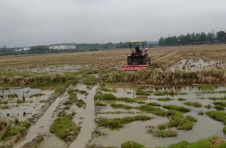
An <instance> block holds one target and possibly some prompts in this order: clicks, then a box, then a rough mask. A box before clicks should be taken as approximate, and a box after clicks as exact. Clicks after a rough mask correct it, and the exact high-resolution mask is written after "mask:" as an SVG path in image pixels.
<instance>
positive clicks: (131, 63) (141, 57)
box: [121, 40, 151, 71]
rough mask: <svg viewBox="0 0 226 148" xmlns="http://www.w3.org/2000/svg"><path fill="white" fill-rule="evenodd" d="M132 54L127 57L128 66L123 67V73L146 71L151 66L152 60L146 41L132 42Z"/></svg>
mask: <svg viewBox="0 0 226 148" xmlns="http://www.w3.org/2000/svg"><path fill="white" fill-rule="evenodd" d="M129 44H130V50H131V53H130V54H129V55H128V56H127V65H123V66H121V70H122V71H131V70H132V71H133V70H141V69H146V68H147V66H148V65H150V64H151V58H150V57H148V54H147V52H145V51H147V48H146V42H145V41H143V40H142V41H130V42H129Z"/></svg>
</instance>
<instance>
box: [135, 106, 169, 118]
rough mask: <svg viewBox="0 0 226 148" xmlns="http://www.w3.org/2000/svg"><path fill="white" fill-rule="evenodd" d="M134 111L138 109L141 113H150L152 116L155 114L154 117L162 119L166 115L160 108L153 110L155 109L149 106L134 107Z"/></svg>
mask: <svg viewBox="0 0 226 148" xmlns="http://www.w3.org/2000/svg"><path fill="white" fill-rule="evenodd" d="M136 109H139V110H141V111H146V112H150V113H152V114H155V115H158V116H162V117H165V116H167V114H168V112H167V111H165V110H162V109H160V108H155V107H153V106H150V105H142V106H140V107H136Z"/></svg>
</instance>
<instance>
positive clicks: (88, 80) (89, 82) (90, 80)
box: [83, 76, 97, 85]
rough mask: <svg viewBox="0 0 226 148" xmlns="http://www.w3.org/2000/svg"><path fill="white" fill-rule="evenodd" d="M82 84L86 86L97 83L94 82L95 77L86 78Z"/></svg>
mask: <svg viewBox="0 0 226 148" xmlns="http://www.w3.org/2000/svg"><path fill="white" fill-rule="evenodd" d="M83 83H84V84H86V85H95V84H96V83H97V82H96V77H95V76H88V77H87V78H86V79H85V80H84V81H83Z"/></svg>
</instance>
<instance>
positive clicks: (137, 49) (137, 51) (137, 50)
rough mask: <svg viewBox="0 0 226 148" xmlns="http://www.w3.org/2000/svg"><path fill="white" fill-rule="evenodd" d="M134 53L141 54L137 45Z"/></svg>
mask: <svg viewBox="0 0 226 148" xmlns="http://www.w3.org/2000/svg"><path fill="white" fill-rule="evenodd" d="M135 51H136V53H139V54H142V51H141V50H140V48H139V45H137V46H136V47H135Z"/></svg>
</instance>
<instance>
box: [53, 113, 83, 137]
mask: <svg viewBox="0 0 226 148" xmlns="http://www.w3.org/2000/svg"><path fill="white" fill-rule="evenodd" d="M72 119H73V117H72V116H71V115H67V116H63V117H60V118H57V119H55V120H54V123H53V124H52V125H51V127H50V132H51V133H54V134H55V135H56V136H57V137H59V138H61V139H63V140H65V141H66V140H67V137H68V136H70V135H75V136H77V135H78V134H79V132H80V127H79V126H77V125H76V124H75V123H74V122H73V121H72Z"/></svg>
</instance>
